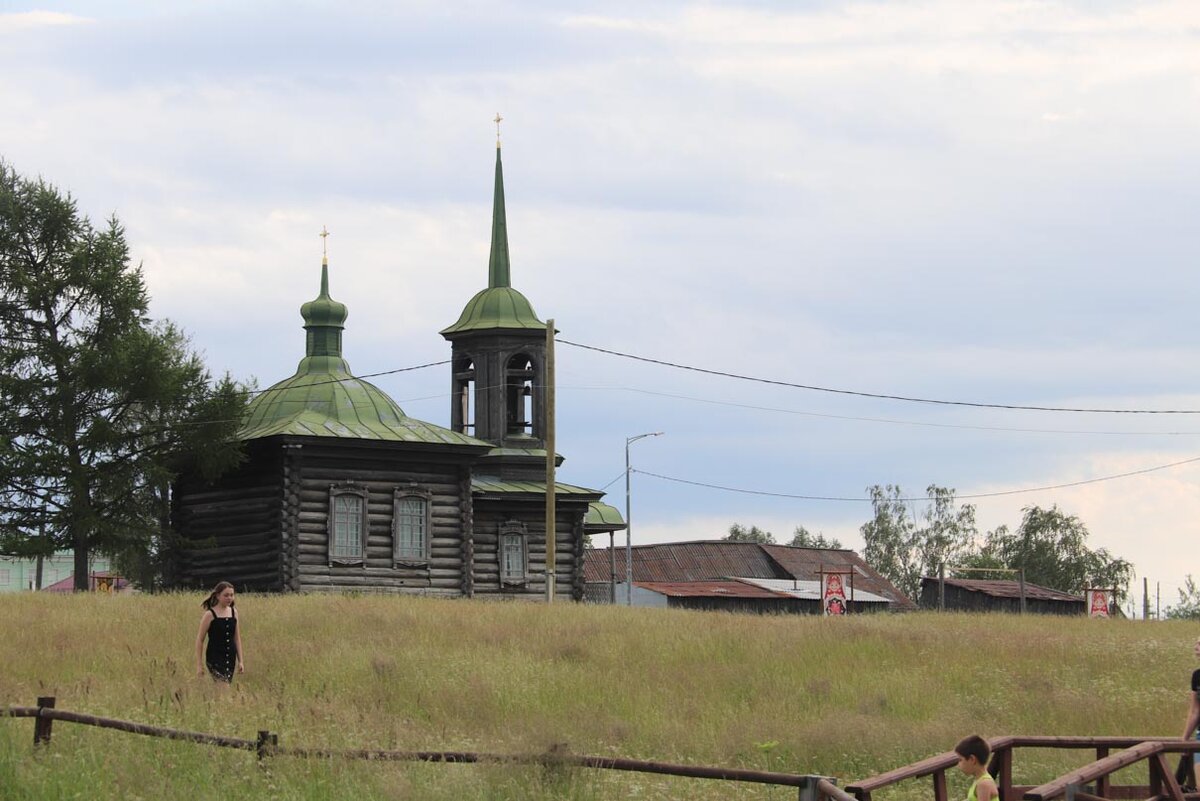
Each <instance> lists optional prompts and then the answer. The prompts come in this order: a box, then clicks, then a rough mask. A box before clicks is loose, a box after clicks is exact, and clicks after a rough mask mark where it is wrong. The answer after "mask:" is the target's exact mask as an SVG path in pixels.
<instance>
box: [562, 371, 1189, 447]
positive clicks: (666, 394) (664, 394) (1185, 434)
mask: <svg viewBox="0 0 1200 801" xmlns="http://www.w3.org/2000/svg"><path fill="white" fill-rule="evenodd" d="M559 388H560V389H585V390H616V391H621V392H634V393H637V394H640V395H653V396H655V397H660V398H675V399H677V400H689V401H694V402H696V403H709V404H712V405H714V406H731V407H734V408H738V409H752V410H754V411H760V412H779V413H780V414H795V415H801V416H804V417H821V418H827V419H830V420H851V421H855V422H866V423H890V424H893V425H905V426H925V427H929V428H961V429H968V430H971V431H1004V432H1010V433H1019V434H1100V435H1107V436H1126V437H1146V436H1171V437H1195V436H1200V431H1090V430H1081V429H1055V428H1015V427H1007V426H978V425H965V424H959V423H931V422H926V421H923V420H894V419H890V418H886V417H855V416H853V415H845V414H823V413H820V412H806V411H801V410H799V409H781V408H778V407H775V406H756V405H753V404H748V403H735V402H733V401H720V400H712V399H711V398H697V397H695V396H692V395H678V394H675V393H672V392H655V391H654V390H651V389H641V388H639V387H600V386H583V385H570V384H567V385H565V386H563V385H560V387H559Z"/></svg>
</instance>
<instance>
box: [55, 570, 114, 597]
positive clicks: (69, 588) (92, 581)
mask: <svg viewBox="0 0 1200 801" xmlns="http://www.w3.org/2000/svg"><path fill="white" fill-rule="evenodd" d="M88 589H89V590H91V591H92V592H127V591H129V590H131V589H133V588H132V586H131V585H130V584H129V580H128V579H126V578H124V577H123V576H118V575H116V574H115V573H110V572H108V571H107V570H97V571H95V572H92V573H88ZM42 592H75V574H74V573H72V574H71V575H69V576H67V577H66V578H65V579H63V580H62V581H56V582H55V583H53V584H51V585H50V586H49V587H42Z"/></svg>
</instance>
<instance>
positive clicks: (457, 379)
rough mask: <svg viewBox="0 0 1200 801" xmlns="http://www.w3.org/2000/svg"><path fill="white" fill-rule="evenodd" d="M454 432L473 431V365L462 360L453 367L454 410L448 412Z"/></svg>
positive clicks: (469, 361)
mask: <svg viewBox="0 0 1200 801" xmlns="http://www.w3.org/2000/svg"><path fill="white" fill-rule="evenodd" d="M450 418H451V423H452V425H453V428H454V430H455V431H458V432H460V433H463V434H467V433H471V432H473V431H474V430H475V363H474V362H472V361H471V360H470V359H469V358H468V359H462V360H461V361H459V362H458V363H457V364H455V366H454V408H452V409H451V410H450Z"/></svg>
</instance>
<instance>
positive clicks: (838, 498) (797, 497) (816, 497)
mask: <svg viewBox="0 0 1200 801" xmlns="http://www.w3.org/2000/svg"><path fill="white" fill-rule="evenodd" d="M1194 462H1200V456H1193V457H1191V458H1190V459H1182V460H1180V461H1178V462H1171V463H1169V464H1160V465H1156V466H1155V467H1147V468H1143V469H1141V470H1131V471H1129V472H1127V473H1117V474H1115V475H1111V476H1100V477H1098V478H1088V479H1084V480H1082V481H1070V482H1067V483H1065V484H1050V485H1047V486H1042V487H1024V488H1021V489H1013V490H1000V491H997V492H975V493H970V494H966V495H959V494H958V493H955V496H954V497H955V499H956V500H961V501H966V500H975V499H978V498H998V497H1001V496H1005V495H1023V494H1026V493H1030V492H1045V491H1047V490H1056V489H1067V488H1068V487H1082V486H1084V485H1086V484H1098V483H1100V482H1102V481H1114V480H1116V479H1119V478H1129V477H1130V476H1140V475H1144V474H1146V473H1154V472H1157V471H1159V470H1169V469H1170V468H1172V467H1181V466H1182V465H1185V464H1192V463H1194ZM630 470H631V472H634V473H641V474H642V475H644V476H650V477H652V478H657V479H661V480H663V481H670V482H673V483H676V484H688V485H690V486H693V487H705V488H707V489H716V490H723V491H725V492H736V493H739V494H742V495H764V496H767V497H771V498H791V499H793V500H801V501H844V502H847V503H870V502H871V499H870V498H861V497H854V498H852V497H843V496H831V495H800V494H795V493H789V492H769V491H767V490H752V489H745V488H742V487H727V486H723V485H721V484H709V483H707V482H704V481H692V480H690V479H686V478H678V477H676V476H664V475H662V474H660V473H651V472H649V471H648V470H638V469H637V468H630ZM889 500H895V501H902V502H905V503H914V502H918V501H928V500H929V499H928V498H925V497H919V498H889Z"/></svg>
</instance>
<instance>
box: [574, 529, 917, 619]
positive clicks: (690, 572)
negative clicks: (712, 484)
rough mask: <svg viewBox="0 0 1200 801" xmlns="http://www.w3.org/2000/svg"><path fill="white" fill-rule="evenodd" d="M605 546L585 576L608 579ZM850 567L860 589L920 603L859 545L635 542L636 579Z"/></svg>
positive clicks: (620, 575) (799, 574)
mask: <svg viewBox="0 0 1200 801" xmlns="http://www.w3.org/2000/svg"><path fill="white" fill-rule="evenodd" d="M605 551H606V549H604V548H592V549H589V550H588V551H587V552H586V553H585V556H584V580H585V581H587V582H607V581H608V580H609V575H608V554H607V553H606V552H605ZM821 565H824V566H825V568H826V569H829V568H831V567H832V568H839V567H841V568H848V569H851V570H853V571H854V574H855V577H854V587H855V593H856V594H857V593H858V592H859V591H862V592H866V593H870V594H872V595H874V596H877V597H880V598H884V599H886V600H888V602H889V603H891V604H892V605H893V607H894V608H896V609H916V604H914V603H913V602H912V601H911V600H910V599H909V598H907V597H906V596H905V595H904V593H902V592H900V590H898V589H896V587H895V586H893V585H892V583H891V582H889V581H888V580H887V579H885V578H884V577H883V576H881V575H879V573H877V572H876V571H875V570H874V569H872V568H871V567H870V566H869V565H868V564H867V563H866V562H864V561H863V560H862V558H861V557H859V555H858V554H856V553H855V552H854V551H848V550H831V549H826V548H796V547H793V546H790V545H759V544H758V543H753V542H728V541H725V540H700V541H694V542H671V543H659V544H656V545H637V546H634V548H633V578H634V581H635V582H643V581H651V582H668V583H671V582H681V581H715V580H725V579H730V578H733V577H735V576H736V577H739V578H753V579H783V580H786V581H787V582H789V583H790V582H791V581H792V580H793V579H796V580H807V581H813V580H816V577H817V569H818V568H819V567H820V566H821ZM616 579H617V581H624V580H625V560H624V558H618V559H617V576H616Z"/></svg>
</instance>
